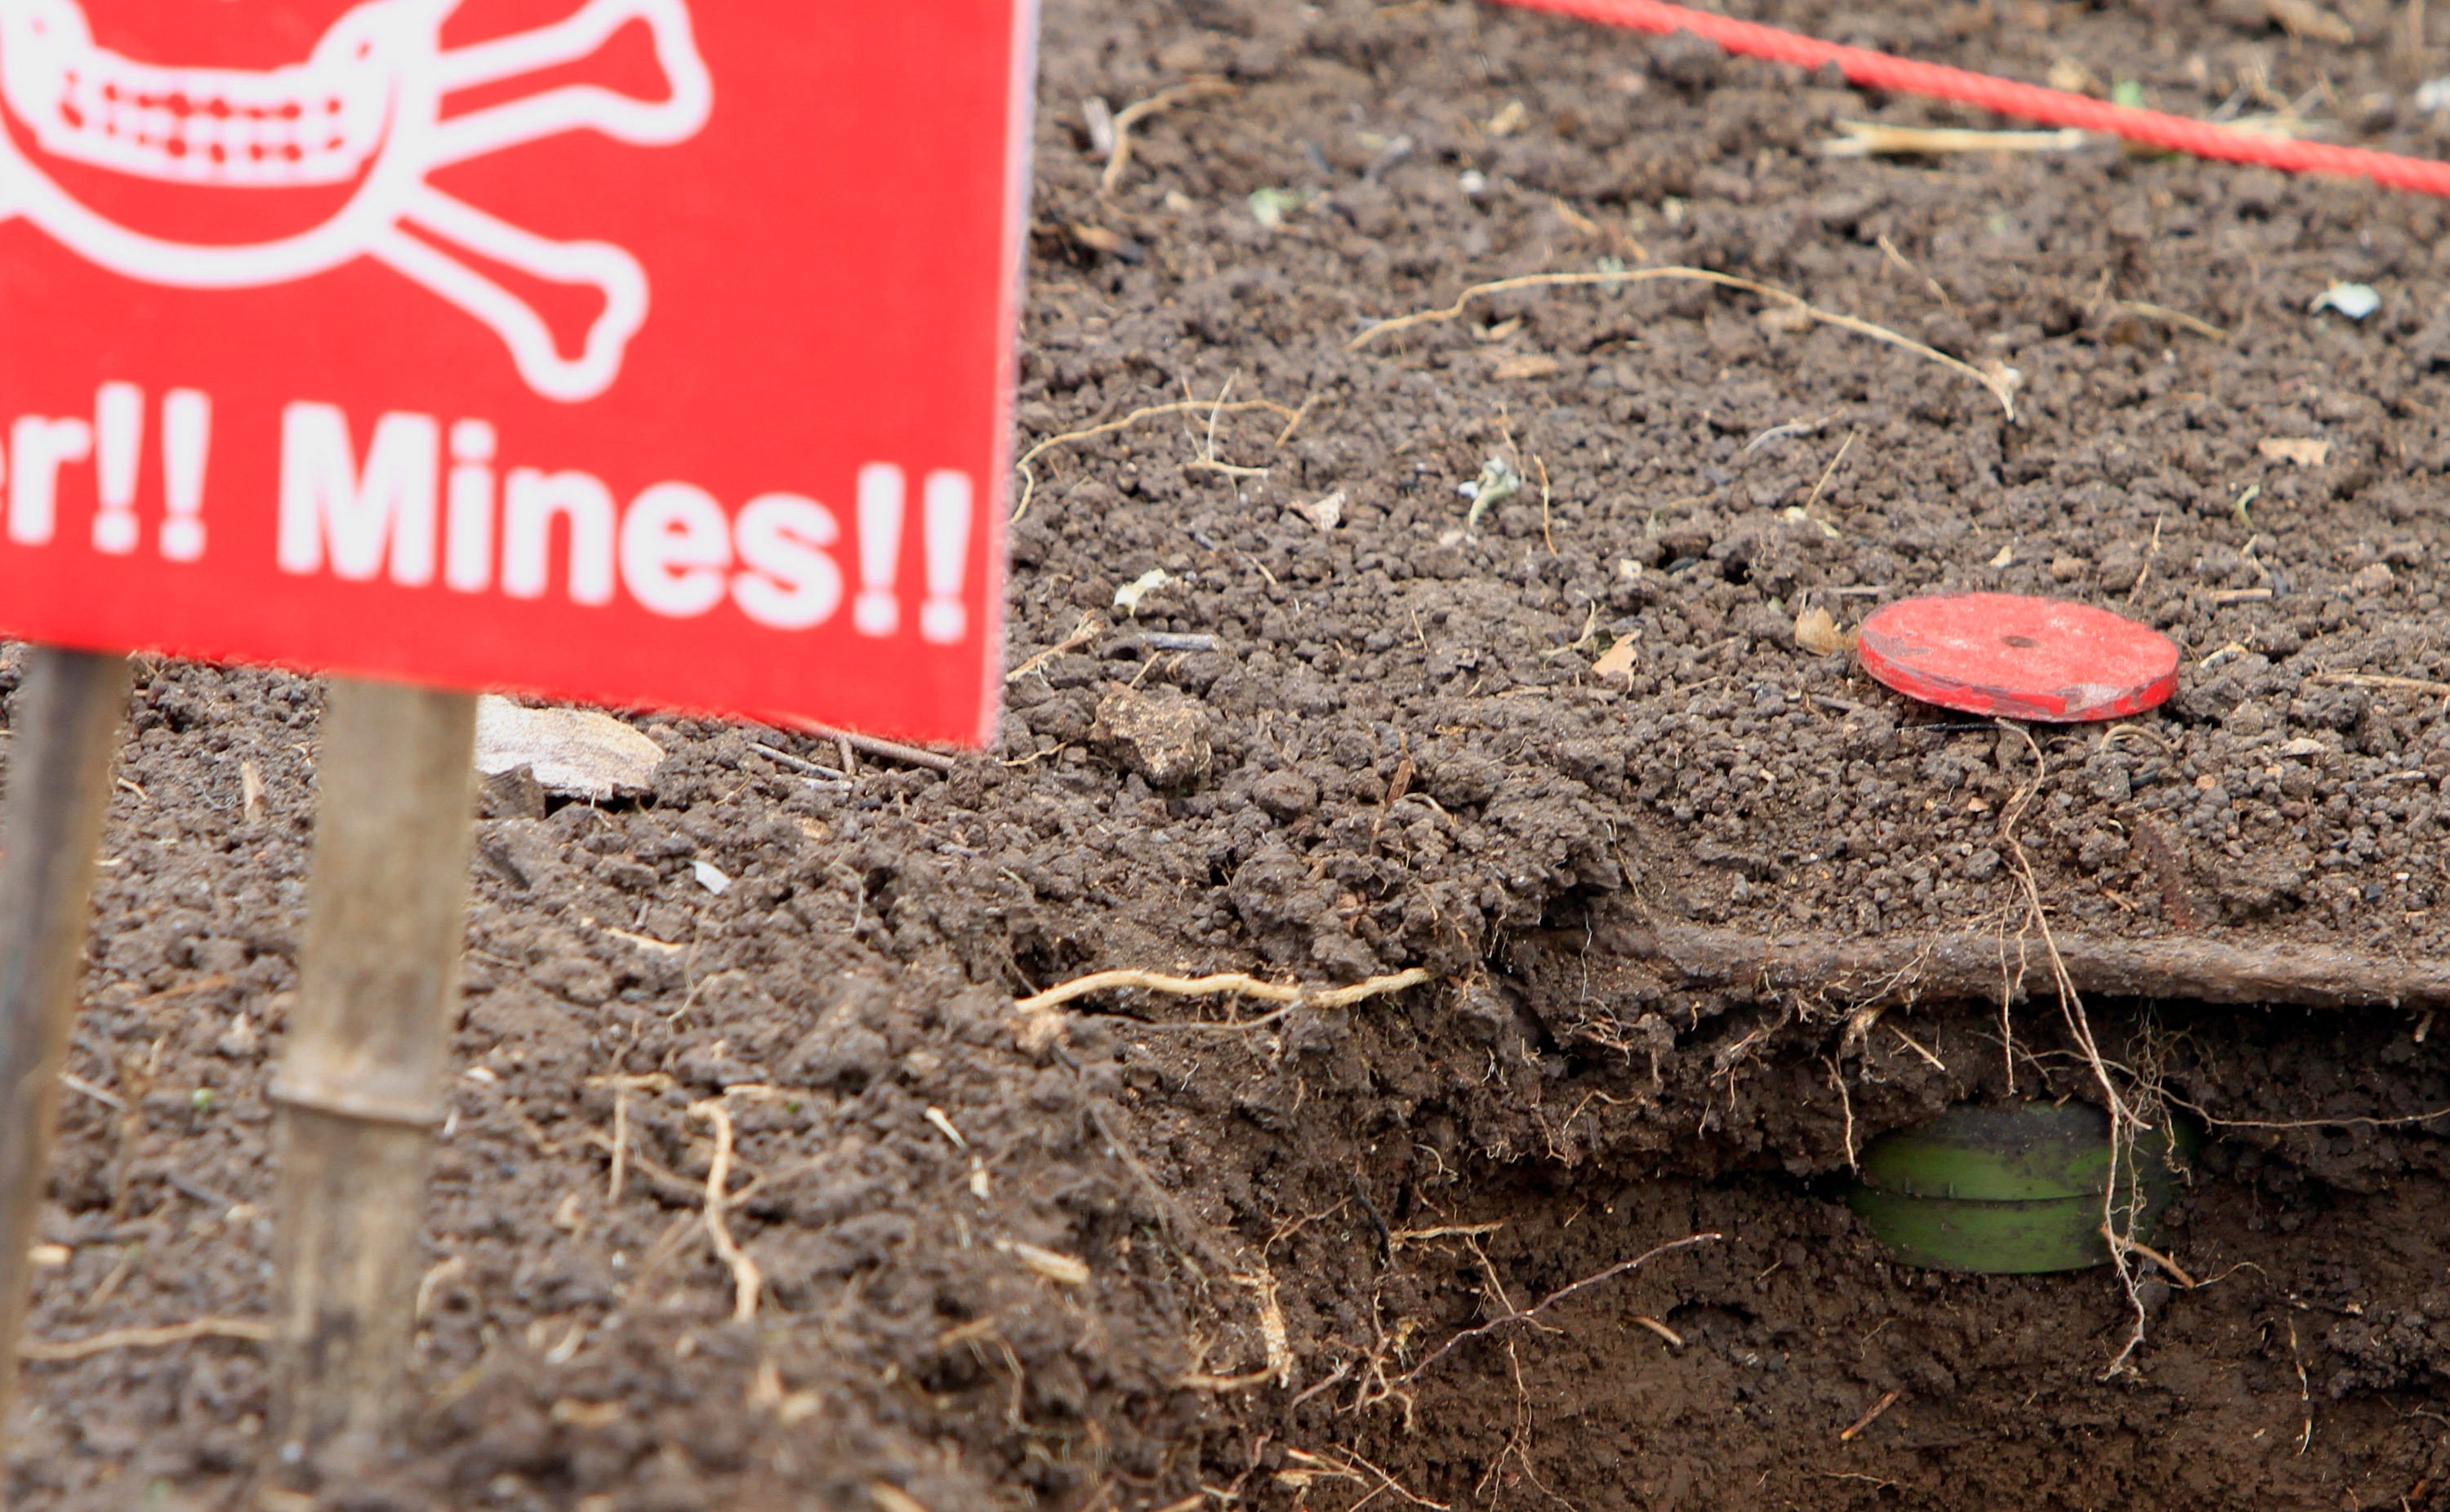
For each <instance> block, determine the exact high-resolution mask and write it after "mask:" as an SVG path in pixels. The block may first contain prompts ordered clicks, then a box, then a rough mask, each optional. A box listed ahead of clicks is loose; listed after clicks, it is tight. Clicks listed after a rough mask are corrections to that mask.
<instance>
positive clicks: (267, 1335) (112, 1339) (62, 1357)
mask: <svg viewBox="0 0 2450 1512" xmlns="http://www.w3.org/2000/svg"><path fill="white" fill-rule="evenodd" d="M198 1339H236V1340H238V1341H239V1342H241V1343H243V1344H269V1343H271V1342H272V1325H271V1324H269V1323H260V1322H258V1321H256V1320H255V1319H253V1318H198V1319H196V1320H195V1321H194V1322H192V1323H173V1324H170V1325H168V1326H166V1327H165V1328H113V1329H111V1330H110V1331H109V1332H107V1333H95V1334H88V1335H87V1336H86V1337H85V1338H82V1339H62V1340H59V1341H56V1342H53V1341H50V1340H46V1339H28V1340H25V1341H24V1342H22V1343H21V1344H19V1345H18V1346H17V1353H18V1355H19V1356H20V1357H22V1358H24V1359H28V1360H34V1361H38V1362H40V1363H42V1364H45V1365H59V1364H64V1363H66V1362H68V1361H71V1360H89V1359H91V1358H93V1357H94V1356H95V1355H97V1354H107V1353H109V1352H110V1351H111V1350H113V1349H165V1348H168V1347H170V1346H172V1345H174V1344H192V1343H194V1342H195V1341H196V1340H198Z"/></svg>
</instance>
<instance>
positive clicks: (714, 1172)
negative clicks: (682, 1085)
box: [690, 1097, 766, 1323]
mask: <svg viewBox="0 0 2450 1512" xmlns="http://www.w3.org/2000/svg"><path fill="white" fill-rule="evenodd" d="M690 1117H692V1118H703V1119H705V1120H706V1121H707V1122H709V1123H710V1124H712V1125H713V1126H714V1158H713V1159H712V1160H710V1162H708V1164H707V1168H706V1219H705V1222H706V1237H707V1240H708V1242H709V1243H710V1244H712V1245H713V1246H714V1252H715V1253H716V1254H717V1255H719V1256H721V1257H722V1260H723V1263H724V1264H725V1265H727V1266H729V1267H730V1268H731V1316H732V1320H733V1321H734V1322H736V1323H746V1322H748V1321H749V1319H751V1318H753V1317H755V1316H757V1296H758V1293H759V1292H760V1291H762V1290H763V1289H765V1285H766V1278H765V1276H764V1274H763V1273H762V1272H760V1271H759V1270H758V1269H757V1262H756V1261H754V1260H751V1259H749V1252H748V1251H747V1250H743V1249H741V1248H740V1244H739V1241H737V1240H735V1239H733V1238H732V1237H731V1223H730V1220H729V1217H728V1216H727V1212H728V1210H729V1208H730V1206H731V1205H730V1203H729V1200H728V1197H729V1187H730V1185H731V1141H732V1134H731V1113H730V1111H729V1109H727V1108H725V1107H724V1105H723V1099H722V1098H720V1097H709V1098H707V1099H706V1100H705V1101H704V1102H693V1103H691V1104H690Z"/></svg>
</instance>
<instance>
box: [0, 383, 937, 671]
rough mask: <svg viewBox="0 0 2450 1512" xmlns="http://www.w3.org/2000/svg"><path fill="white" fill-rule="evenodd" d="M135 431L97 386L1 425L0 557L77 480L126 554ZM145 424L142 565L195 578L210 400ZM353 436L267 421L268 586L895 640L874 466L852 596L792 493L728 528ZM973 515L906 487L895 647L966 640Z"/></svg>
mask: <svg viewBox="0 0 2450 1512" xmlns="http://www.w3.org/2000/svg"><path fill="white" fill-rule="evenodd" d="M147 413H148V404H147V396H146V393H145V391H144V390H142V389H140V388H138V387H137V386H136V385H134V384H130V383H106V384H104V385H102V386H101V388H100V389H99V391H98V392H97V394H96V396H95V404H94V415H93V418H92V419H90V420H87V419H86V418H84V417H44V416H25V417H19V418H18V419H17V420H16V421H15V422H14V423H13V424H12V425H10V428H9V430H8V433H7V440H6V444H5V450H0V479H5V483H6V486H7V489H8V512H7V513H8V537H9V539H10V541H11V542H12V543H14V544H16V545H19V546H29V547H41V546H49V545H50V544H51V543H52V542H53V540H54V539H55V538H56V536H57V535H58V533H59V516H60V484H61V480H62V476H63V475H64V473H65V472H66V471H67V470H68V469H69V468H72V467H80V466H84V465H87V464H91V465H92V466H93V468H94V470H95V475H94V493H95V498H96V501H97V508H96V511H95V513H94V516H93V532H92V542H93V548H94V550H95V551H97V552H102V553H105V554H107V555H117V556H125V555H127V554H130V553H132V552H135V551H136V550H137V549H138V548H139V546H140V544H141V542H142V538H143V528H142V524H141V522H140V521H139V519H138V517H137V514H136V498H137V489H138V483H139V479H140V477H141V475H142V466H143V462H144V460H145V441H146V419H147ZM160 417H161V442H160V447H159V453H160V463H161V467H162V475H163V498H164V501H165V517H164V519H163V520H162V522H161V525H160V530H159V534H158V537H157V540H158V547H159V550H160V552H161V554H162V555H163V556H164V557H165V558H166V559H168V560H171V561H174V562H195V561H199V560H201V559H202V558H203V556H204V544H205V528H204V506H205V476H206V468H207V464H208V459H209V457H210V455H211V448H212V427H213V405H212V400H211V399H210V397H208V396H206V395H204V394H203V393H201V392H198V391H196V390H192V389H174V390H171V391H170V392H169V393H167V394H165V396H164V397H163V398H162V401H161V405H160ZM362 434H363V435H364V436H365V439H364V444H363V446H362V448H360V444H359V436H360V432H359V430H358V428H357V427H355V426H353V424H352V422H351V420H350V417H348V415H347V414H346V413H344V412H343V411H342V410H341V409H340V408H339V407H338V406H336V405H330V404H319V403H306V402H301V403H295V404H291V405H289V406H288V407H287V408H286V409H285V410H284V411H283V412H282V417H281V437H280V444H281V450H280V456H281V466H280V480H281V481H280V499H279V509H280V515H279V531H278V536H277V552H278V561H279V566H280V568H281V571H282V572H284V573H287V574H289V575H291V576H296V577H313V576H317V575H322V574H329V575H330V576H332V577H335V578H338V579H340V580H341V581H343V582H359V583H364V582H375V581H378V580H387V581H389V582H391V583H393V584H395V585H397V586H399V587H401V588H428V587H436V586H438V587H440V588H441V589H443V590H445V591H450V592H454V593H464V594H476V593H492V592H499V593H501V594H504V595H505V596H507V597H510V598H513V599H523V600H538V599H547V598H561V599H566V600H567V601H569V602H571V603H574V604H577V605H581V606H588V607H598V606H603V605H608V604H612V603H613V602H614V601H615V600H616V599H618V598H621V597H623V596H626V597H627V598H628V599H629V600H630V601H631V602H632V603H634V604H636V605H637V606H638V607H640V608H642V609H644V610H647V611H649V612H651V613H653V614H657V615H660V616H663V617H665V618H669V619H693V618H697V617H699V616H701V615H705V614H710V613H713V612H715V611H718V610H720V609H722V608H723V607H724V606H726V605H727V604H728V605H729V607H730V608H731V609H732V610H733V611H737V612H738V613H739V614H741V615H742V616H744V617H745V618H747V619H748V620H749V621H750V622H751V623H752V624H756V625H760V626H763V627H765V628H767V629H769V630H814V629H816V628H818V627H820V626H823V625H825V624H827V623H828V622H830V621H831V620H832V619H833V618H834V617H835V615H836V614H838V613H839V612H840V611H842V609H843V607H844V603H845V600H846V597H847V598H848V599H849V601H850V611H851V628H852V629H853V630H855V631H856V632H857V633H859V634H860V635H863V636H865V637H868V638H871V639H884V638H887V637H891V636H894V635H898V634H900V633H903V631H904V623H905V616H904V610H903V595H902V586H903V585H902V581H901V579H902V575H903V574H902V571H901V569H902V561H903V544H904V522H905V520H906V518H907V516H908V513H909V502H910V487H909V481H908V476H907V475H906V473H905V472H904V469H902V468H900V467H898V466H894V465H892V464H890V463H882V462H879V463H871V464H869V465H867V466H865V467H864V468H862V469H861V470H860V473H859V478H858V494H857V518H856V528H857V537H856V541H855V543H854V545H855V547H856V557H857V565H858V587H857V591H856V592H855V594H854V593H851V592H850V591H848V589H847V585H846V581H845V575H844V572H843V569H842V566H841V565H840V562H839V560H838V557H837V553H838V552H839V551H840V550H841V548H842V547H843V545H844V532H843V527H842V522H841V520H840V519H839V517H838V516H837V515H836V514H835V513H834V511H833V510H832V509H830V508H828V507H827V506H826V505H825V504H823V503H821V502H819V501H818V500H817V499H815V498H812V497H809V496H807V495H806V494H796V493H787V492H776V493H768V494H759V495H758V496H756V497H754V498H751V499H749V500H748V501H747V502H746V503H744V504H742V505H741V506H740V507H739V508H738V509H737V510H728V509H726V508H725V507H724V505H723V503H722V502H721V501H720V500H718V499H717V498H715V497H714V495H713V494H710V493H709V492H708V491H706V490H705V489H703V488H700V487H698V486H696V485H694V484H691V483H687V482H679V481H670V482H660V483H655V484H653V485H651V486H650V487H648V488H646V489H644V490H642V491H640V492H639V493H638V494H635V495H634V496H632V497H631V498H629V499H627V500H626V501H625V500H623V499H620V498H619V497H617V496H616V495H615V494H614V493H613V492H612V488H611V487H610V486H609V485H607V484H606V483H605V482H604V481H603V480H602V479H601V478H598V477H596V476H594V475H592V474H589V473H586V472H582V471H577V470H574V469H546V468H541V467H532V466H506V465H505V464H504V463H503V460H502V458H501V456H500V450H501V448H500V437H499V436H498V433H497V432H496V428H495V426H494V425H492V424H491V423H490V422H488V421H485V420H480V419H462V420H458V421H456V422H453V423H451V424H449V425H447V426H446V425H445V424H444V423H443V421H442V420H441V419H440V418H439V417H434V416H430V415H419V414H414V413H408V412H393V413H390V414H386V415H383V416H381V417H379V418H378V419H377V420H376V421H375V423H374V425H373V426H372V427H371V429H370V430H368V431H366V432H364V433H362ZM976 502H977V489H976V487H975V485H974V484H973V482H972V480H971V478H970V476H969V475H967V474H965V473H959V472H951V471H939V472H934V473H930V474H928V475H926V476H925V478H924V481H923V482H922V485H921V489H920V520H919V526H920V532H921V546H922V552H921V557H922V561H923V564H924V566H923V575H924V595H923V596H922V598H921V600H920V603H919V611H918V613H917V615H916V616H915V629H916V630H917V631H918V634H919V637H920V639H921V640H923V641H925V642H926V643H928V644H930V645H936V646H953V645H959V644H961V643H962V641H964V640H966V639H967V638H968V636H969V632H970V615H969V612H968V610H967V608H966V607H965V606H964V604H963V602H962V588H963V586H964V581H965V579H966V576H967V572H968V564H969V556H970V545H971V537H972V522H973V516H974V514H975V511H976Z"/></svg>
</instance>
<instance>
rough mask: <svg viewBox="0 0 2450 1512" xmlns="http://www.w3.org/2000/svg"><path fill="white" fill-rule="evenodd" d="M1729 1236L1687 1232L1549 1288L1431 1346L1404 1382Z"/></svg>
mask: <svg viewBox="0 0 2450 1512" xmlns="http://www.w3.org/2000/svg"><path fill="white" fill-rule="evenodd" d="M1725 1237H1726V1235H1725V1234H1722V1233H1696V1234H1687V1235H1686V1236H1685V1237H1683V1238H1682V1239H1677V1240H1674V1241H1672V1242H1670V1243H1667V1244H1663V1245H1661V1246H1660V1247H1659V1248H1658V1249H1656V1250H1644V1251H1643V1252H1642V1253H1641V1254H1638V1255H1635V1256H1634V1257H1633V1258H1632V1259H1630V1260H1620V1261H1618V1262H1617V1263H1616V1264H1614V1265H1612V1266H1610V1267H1608V1268H1607V1269H1606V1270H1600V1271H1594V1272H1593V1273H1592V1274H1590V1275H1586V1276H1585V1277H1583V1279H1581V1280H1580V1281H1577V1282H1574V1283H1572V1284H1571V1285H1569V1286H1563V1287H1559V1288H1558V1289H1556V1290H1554V1291H1551V1292H1549V1293H1548V1294H1547V1295H1546V1296H1545V1297H1542V1298H1541V1299H1540V1300H1539V1301H1537V1302H1535V1303H1533V1304H1532V1305H1531V1306H1530V1307H1528V1308H1523V1309H1521V1310H1519V1311H1514V1312H1508V1313H1507V1314H1506V1315H1505V1316H1503V1317H1498V1318H1491V1319H1490V1320H1488V1322H1487V1323H1484V1324H1482V1325H1480V1326H1479V1327H1478V1328H1466V1329H1464V1330H1463V1332H1461V1333H1458V1334H1456V1335H1455V1336H1454V1337H1453V1338H1451V1339H1449V1340H1448V1341H1447V1342H1446V1343H1444V1344H1442V1345H1440V1346H1438V1347H1436V1348H1435V1349H1432V1350H1430V1351H1429V1358H1427V1359H1425V1360H1423V1361H1422V1362H1421V1363H1420V1364H1418V1365H1416V1366H1414V1367H1412V1368H1410V1370H1407V1371H1405V1372H1404V1379H1403V1384H1405V1385H1410V1383H1411V1382H1414V1381H1417V1380H1419V1379H1420V1377H1421V1373H1422V1372H1423V1371H1425V1370H1427V1369H1429V1367H1431V1366H1433V1365H1435V1364H1437V1363H1438V1362H1439V1361H1440V1360H1443V1359H1445V1358H1446V1357H1447V1356H1448V1355H1449V1354H1452V1353H1453V1352H1454V1351H1455V1350H1456V1348H1457V1347H1460V1346H1463V1345H1466V1344H1469V1343H1470V1342H1471V1341H1472V1340H1474V1339H1479V1338H1485V1337H1487V1336H1488V1335H1489V1334H1492V1333H1495V1332H1496V1331H1497V1330H1498V1329H1500V1328H1505V1327H1507V1325H1508V1324H1514V1323H1528V1322H1530V1321H1531V1320H1532V1319H1534V1318H1536V1317H1538V1316H1539V1315H1540V1314H1542V1313H1544V1312H1546V1311H1547V1310H1548V1309H1549V1308H1553V1307H1555V1306H1556V1305H1557V1304H1558V1303H1560V1302H1563V1301H1565V1299H1566V1298H1567V1297H1570V1296H1574V1295H1576V1294H1577V1293H1580V1292H1584V1291H1588V1290H1589V1289H1591V1288H1593V1287H1596V1286H1603V1285H1604V1284H1606V1283H1607V1282H1610V1281H1613V1280H1615V1279H1616V1278H1617V1277H1619V1276H1621V1275H1624V1274H1625V1273H1626V1272H1627V1271H1631V1270H1641V1269H1642V1268H1643V1266H1646V1265H1648V1264H1649V1263H1650V1262H1652V1261H1653V1260H1656V1259H1658V1258H1659V1257H1660V1256H1661V1255H1663V1254H1672V1253H1674V1252H1675V1251H1677V1250H1689V1249H1691V1248H1692V1247H1693V1246H1695V1245H1697V1244H1708V1243H1710V1242H1712V1241H1713V1240H1718V1239H1723V1238H1725Z"/></svg>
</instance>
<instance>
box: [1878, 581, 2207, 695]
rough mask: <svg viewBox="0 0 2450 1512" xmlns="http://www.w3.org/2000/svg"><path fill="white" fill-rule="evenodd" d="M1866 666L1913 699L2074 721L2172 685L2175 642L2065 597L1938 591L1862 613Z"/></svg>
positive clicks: (2175, 685) (2163, 692) (2174, 684)
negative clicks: (1866, 615) (1872, 611)
mask: <svg viewBox="0 0 2450 1512" xmlns="http://www.w3.org/2000/svg"><path fill="white" fill-rule="evenodd" d="M1857 649H1858V650H1859V652H1860V654H1861V656H1862V658H1863V669H1864V670H1865V671H1867V672H1869V673H1871V674H1872V675H1873V676H1874V677H1875V678H1877V679H1878V680H1879V681H1880V682H1882V683H1885V684H1887V685H1888V686H1889V687H1891V688H1896V690H1897V691H1898V692H1900V693H1903V694H1905V695H1906V696H1907V697H1909V698H1918V699H1921V700H1922V701H1923V702H1925V703H1928V704H1937V705H1938V706H1940V707H1941V708H1954V709H1960V710H1962V711H1964V712H1966V713H1969V714H1983V715H1988V716H1993V717H1995V718H2000V719H2029V720H2039V721H2043V722H2045V723H2051V724H2076V723H2079V722H2082V721H2085V720H2096V719H2117V718H2119V717H2121V716H2123V715H2127V714H2137V713H2141V712H2143V711H2144V710H2145V709H2148V708H2153V707H2154V706H2156V705H2158V704H2160V703H2161V702H2162V701H2163V700H2164V699H2167V698H2168V696H2169V695H2170V694H2171V693H2173V692H2176V691H2177V689H2178V648H2177V647H2176V645H2174V644H2173V643H2172V642H2171V641H2170V640H2169V638H2168V636H2166V635H2163V634H2161V633H2160V632H2159V631H2157V630H2152V629H2151V628H2150V627H2149V626H2144V625H2138V624H2136V623H2135V622H2134V621H2133V620H2131V619H2127V618H2124V617H2123V616H2120V615H2117V614H2112V613H2110V611H2108V610H2103V609H2094V608H2093V607H2092V606H2091V605H2090V604H2071V603H2068V602H2066V601H2065V600H2063V599H2051V598H2029V597H2027V596H2025V595H2023V594H2020V593H1940V594H1934V595H1931V596H1929V597H1924V598H1909V599H1902V600H1900V601H1898V602H1897V603H1895V604H1891V605H1888V606H1886V607H1885V608H1882V609H1880V610H1878V611H1875V612H1874V613H1873V615H1872V617H1871V618H1869V619H1867V620H1865V621H1863V628H1862V632H1861V636H1860V639H1859V640H1858V642H1857Z"/></svg>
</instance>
